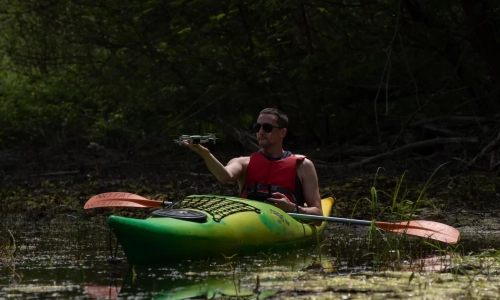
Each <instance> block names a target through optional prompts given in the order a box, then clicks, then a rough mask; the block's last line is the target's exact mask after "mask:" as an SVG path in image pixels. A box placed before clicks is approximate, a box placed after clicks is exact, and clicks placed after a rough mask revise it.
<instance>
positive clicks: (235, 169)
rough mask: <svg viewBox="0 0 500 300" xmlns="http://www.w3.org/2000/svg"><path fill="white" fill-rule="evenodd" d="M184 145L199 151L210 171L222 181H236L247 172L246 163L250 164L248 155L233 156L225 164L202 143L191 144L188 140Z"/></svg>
mask: <svg viewBox="0 0 500 300" xmlns="http://www.w3.org/2000/svg"><path fill="white" fill-rule="evenodd" d="M184 145H185V146H186V147H188V148H189V149H191V150H193V151H194V152H196V153H198V154H199V155H200V156H201V157H202V158H203V160H204V161H205V164H206V165H207V167H208V169H209V170H210V172H212V174H214V176H215V177H216V178H217V180H219V181H220V182H222V183H229V182H235V181H237V180H238V179H240V178H241V177H242V176H243V174H245V170H246V165H248V157H238V158H233V159H231V160H230V161H229V162H228V163H227V165H226V166H224V165H223V164H222V163H221V162H220V161H219V160H218V159H217V158H215V156H213V155H212V153H210V150H208V149H207V148H205V147H203V146H202V145H200V144H190V143H187V142H184ZM245 162H246V164H245Z"/></svg>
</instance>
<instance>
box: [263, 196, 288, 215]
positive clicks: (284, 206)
mask: <svg viewBox="0 0 500 300" xmlns="http://www.w3.org/2000/svg"><path fill="white" fill-rule="evenodd" d="M273 196H274V197H273V198H267V201H269V202H271V204H274V206H276V207H278V208H280V209H281V210H283V211H284V212H286V213H291V212H292V211H293V210H294V209H295V204H294V203H293V202H291V201H290V200H289V199H288V197H287V196H286V195H284V194H282V193H278V192H276V193H273Z"/></svg>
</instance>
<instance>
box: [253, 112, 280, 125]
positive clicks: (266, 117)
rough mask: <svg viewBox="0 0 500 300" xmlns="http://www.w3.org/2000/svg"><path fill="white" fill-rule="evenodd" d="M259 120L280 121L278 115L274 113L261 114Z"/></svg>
mask: <svg viewBox="0 0 500 300" xmlns="http://www.w3.org/2000/svg"><path fill="white" fill-rule="evenodd" d="M257 121H262V122H264V121H265V122H267V123H272V122H274V123H276V122H277V121H278V116H275V115H273V114H261V115H259V117H258V118H257ZM262 122H261V123H262Z"/></svg>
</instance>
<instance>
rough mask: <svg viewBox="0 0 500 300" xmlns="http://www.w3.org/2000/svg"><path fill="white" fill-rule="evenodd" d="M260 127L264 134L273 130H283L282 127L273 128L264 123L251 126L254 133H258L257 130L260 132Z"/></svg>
mask: <svg viewBox="0 0 500 300" xmlns="http://www.w3.org/2000/svg"><path fill="white" fill-rule="evenodd" d="M261 127H262V129H263V130H264V131H265V132H268V133H269V132H271V131H273V129H274V128H279V129H283V127H279V126H274V125H273V124H271V123H264V124H260V123H255V124H253V131H254V132H259V130H260V128H261Z"/></svg>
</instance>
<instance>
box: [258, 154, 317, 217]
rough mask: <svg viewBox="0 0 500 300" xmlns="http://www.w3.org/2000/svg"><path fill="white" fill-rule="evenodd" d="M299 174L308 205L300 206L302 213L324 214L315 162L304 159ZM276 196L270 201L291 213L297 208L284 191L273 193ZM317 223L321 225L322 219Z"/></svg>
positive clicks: (298, 167)
mask: <svg viewBox="0 0 500 300" xmlns="http://www.w3.org/2000/svg"><path fill="white" fill-rule="evenodd" d="M297 174H298V175H299V179H300V181H301V182H302V193H303V195H304V201H305V203H306V204H307V206H304V207H300V208H299V213H300V214H310V215H319V216H322V215H323V208H322V206H321V198H320V196H319V186H318V176H317V175H316V169H315V168H314V164H313V163H312V161H310V160H309V159H307V158H306V159H304V161H303V162H301V163H300V164H299V165H298V166H297ZM273 195H274V198H269V199H268V200H269V201H270V202H274V204H275V205H276V207H279V208H281V209H282V210H283V211H285V212H287V213H289V212H292V211H293V210H294V208H295V204H294V203H292V202H291V201H290V200H289V199H288V198H287V196H285V195H284V194H282V193H273ZM314 223H315V224H316V225H318V226H319V225H321V221H318V222H314Z"/></svg>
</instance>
